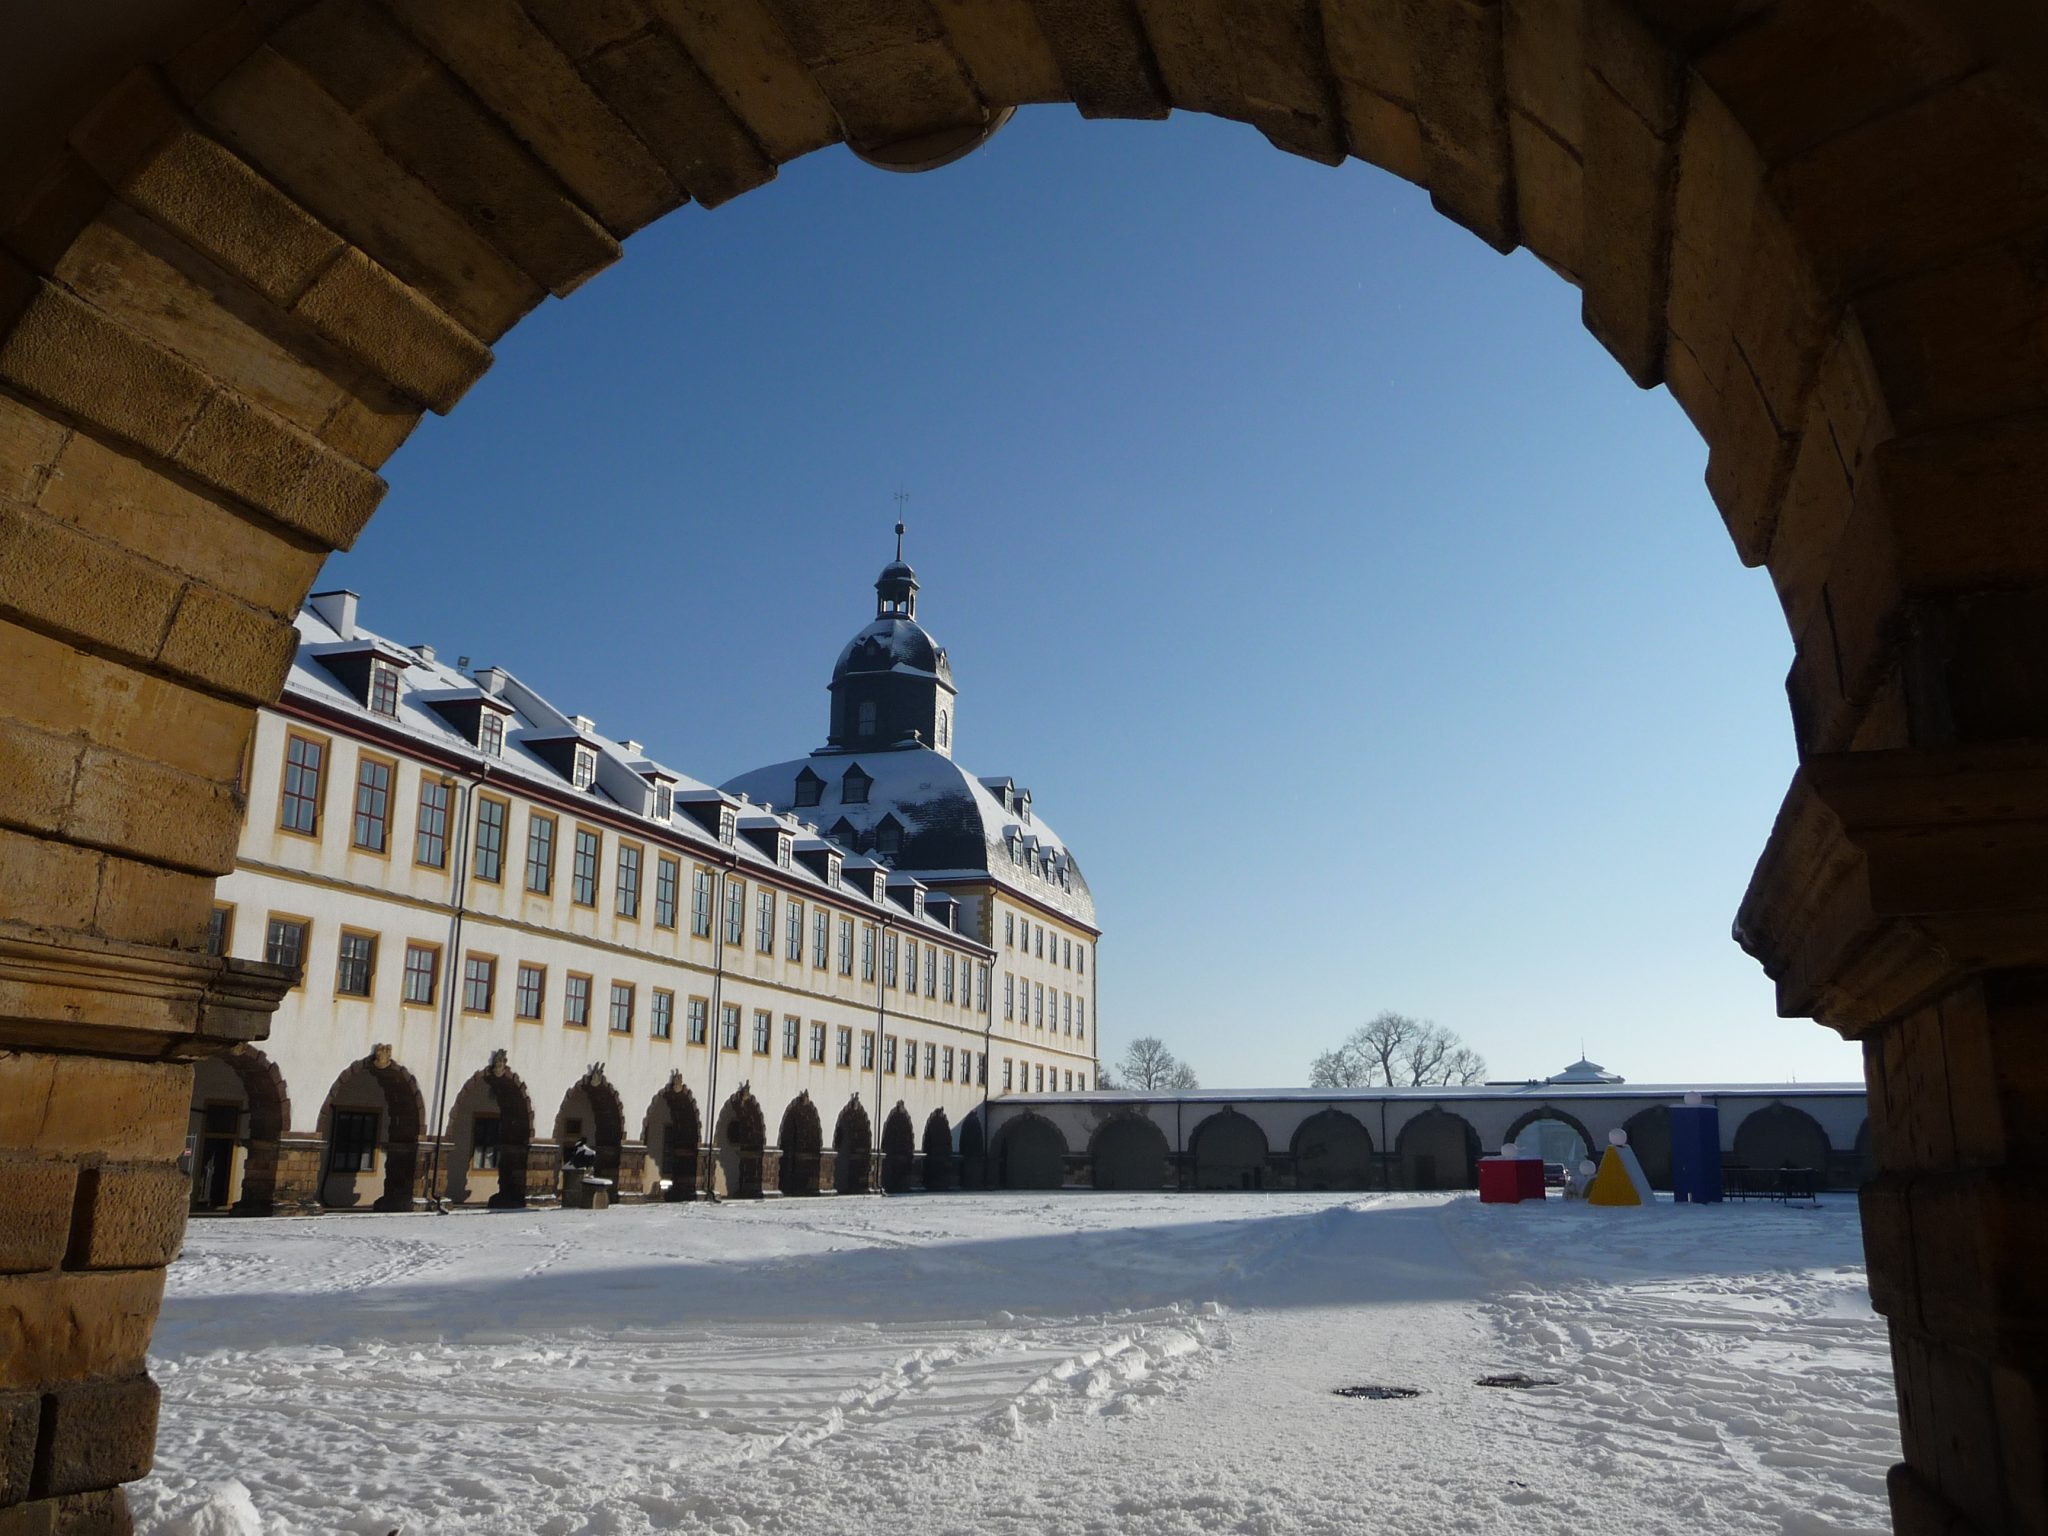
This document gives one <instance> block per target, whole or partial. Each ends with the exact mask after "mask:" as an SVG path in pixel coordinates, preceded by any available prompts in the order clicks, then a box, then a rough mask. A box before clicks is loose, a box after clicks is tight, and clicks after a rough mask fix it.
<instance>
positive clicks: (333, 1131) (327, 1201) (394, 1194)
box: [319, 1046, 426, 1211]
mask: <svg viewBox="0 0 2048 1536" xmlns="http://www.w3.org/2000/svg"><path fill="white" fill-rule="evenodd" d="M425 1122H426V1107H425V1105H424V1103H423V1102H422V1100H421V1098H420V1086H419V1083H418V1082H417V1081H416V1080H415V1079H414V1077H413V1075H412V1073H410V1072H408V1071H407V1070H406V1069H405V1068H404V1067H402V1066H400V1065H399V1064H398V1063H397V1062H396V1061H394V1060H392V1057H391V1052H390V1050H389V1049H388V1048H386V1047H384V1046H379V1047H378V1048H377V1049H376V1050H375V1051H373V1052H371V1053H370V1054H369V1055H368V1056H365V1057H364V1058H363V1059H362V1060H361V1061H358V1062H352V1063H351V1064H350V1065H349V1066H348V1067H346V1068H344V1069H343V1071H342V1074H341V1076H340V1077H338V1078H336V1079H335V1080H334V1086H333V1087H332V1088H330V1089H328V1091H327V1099H326V1102H325V1103H324V1104H322V1106H321V1109H320V1122H319V1126H320V1142H321V1146H322V1148H323V1155H322V1163H321V1168H322V1172H321V1180H320V1203H321V1204H322V1205H324V1206H326V1207H327V1208H328V1209H329V1210H337V1211H348V1210H378V1211H409V1210H411V1209H412V1207H413V1199H414V1197H415V1196H416V1195H417V1193H418V1190H419V1174H420V1134H421V1132H422V1131H423V1130H424V1129H425Z"/></svg>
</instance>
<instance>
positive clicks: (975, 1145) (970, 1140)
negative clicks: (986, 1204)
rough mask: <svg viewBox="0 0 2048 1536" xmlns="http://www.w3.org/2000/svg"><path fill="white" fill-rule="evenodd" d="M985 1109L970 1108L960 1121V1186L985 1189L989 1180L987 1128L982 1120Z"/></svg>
mask: <svg viewBox="0 0 2048 1536" xmlns="http://www.w3.org/2000/svg"><path fill="white" fill-rule="evenodd" d="M985 1113H986V1110H985V1109H974V1110H970V1111H969V1112H968V1114H967V1117H966V1118H965V1119H964V1120H962V1121H961V1122H960V1187H961V1188H962V1189H986V1188H988V1182H989V1170H988V1130H987V1128H986V1126H985V1125H984V1124H983V1122H982V1116H983V1115H984V1114H985Z"/></svg>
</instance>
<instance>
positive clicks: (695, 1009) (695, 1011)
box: [689, 997, 711, 1045]
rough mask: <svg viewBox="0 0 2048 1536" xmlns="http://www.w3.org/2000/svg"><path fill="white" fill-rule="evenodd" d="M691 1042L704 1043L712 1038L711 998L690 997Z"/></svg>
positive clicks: (695, 1043)
mask: <svg viewBox="0 0 2048 1536" xmlns="http://www.w3.org/2000/svg"><path fill="white" fill-rule="evenodd" d="M689 1019H690V1044H692V1045H702V1044H704V1042H705V1041H706V1040H708V1039H709V1038H710V1020H711V1000H710V999H709V998H703V997H693V998H691V999H690V1014H689Z"/></svg>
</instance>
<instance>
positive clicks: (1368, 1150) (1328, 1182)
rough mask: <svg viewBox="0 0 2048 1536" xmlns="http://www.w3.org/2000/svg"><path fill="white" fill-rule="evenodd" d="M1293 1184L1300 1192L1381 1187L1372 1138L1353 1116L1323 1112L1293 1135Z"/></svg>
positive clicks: (1339, 1110) (1331, 1110) (1310, 1118)
mask: <svg viewBox="0 0 2048 1536" xmlns="http://www.w3.org/2000/svg"><path fill="white" fill-rule="evenodd" d="M1292 1151H1293V1154H1294V1180H1295V1184H1296V1186H1297V1187H1299V1188H1301V1189H1373V1188H1376V1187H1378V1185H1379V1183H1380V1177H1379V1161H1378V1159H1377V1158H1376V1157H1375V1156H1374V1155H1373V1145H1372V1136H1371V1134H1370V1133H1369V1132H1368V1131H1367V1130H1366V1128H1365V1127H1364V1126H1363V1125H1361V1124H1359V1122H1358V1119H1357V1117H1356V1116H1354V1115H1349V1114H1346V1113H1345V1112H1344V1111H1343V1110H1341V1109H1325V1110H1321V1111H1319V1112H1318V1113H1316V1114H1313V1115H1310V1116H1309V1117H1308V1119H1306V1120H1304V1121H1302V1123H1301V1126H1300V1128H1299V1129H1298V1130H1296V1131H1295V1133H1294V1142H1293V1147H1292Z"/></svg>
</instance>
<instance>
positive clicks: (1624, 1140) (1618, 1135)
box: [1607, 1126, 1628, 1147]
mask: <svg viewBox="0 0 2048 1536" xmlns="http://www.w3.org/2000/svg"><path fill="white" fill-rule="evenodd" d="M1607 1144H1608V1145H1609V1146H1610V1147H1625V1146H1627V1145H1628V1132H1627V1131H1624V1130H1622V1129H1621V1128H1620V1127H1619V1126H1616V1127H1615V1128H1614V1129H1613V1130H1611V1131H1609V1132H1608V1133H1607Z"/></svg>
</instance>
